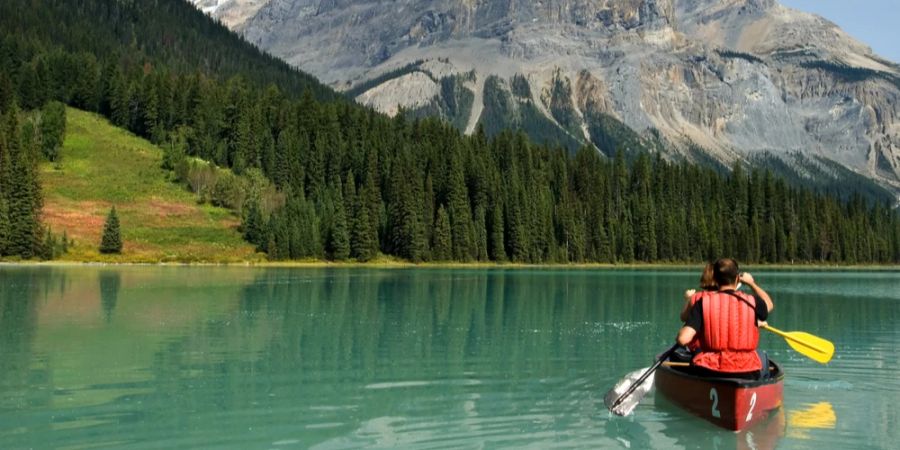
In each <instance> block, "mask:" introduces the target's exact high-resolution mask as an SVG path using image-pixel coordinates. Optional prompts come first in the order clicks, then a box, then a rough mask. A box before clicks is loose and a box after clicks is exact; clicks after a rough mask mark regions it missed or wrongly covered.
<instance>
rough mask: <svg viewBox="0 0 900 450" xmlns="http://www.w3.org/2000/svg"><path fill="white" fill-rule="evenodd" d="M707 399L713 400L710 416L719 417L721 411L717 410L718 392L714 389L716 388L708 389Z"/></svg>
mask: <svg viewBox="0 0 900 450" xmlns="http://www.w3.org/2000/svg"><path fill="white" fill-rule="evenodd" d="M709 399H710V400H712V401H713V404H712V416H713V417H717V418H721V417H722V413H720V412H719V392H718V391H716V388H712V389H710V390H709Z"/></svg>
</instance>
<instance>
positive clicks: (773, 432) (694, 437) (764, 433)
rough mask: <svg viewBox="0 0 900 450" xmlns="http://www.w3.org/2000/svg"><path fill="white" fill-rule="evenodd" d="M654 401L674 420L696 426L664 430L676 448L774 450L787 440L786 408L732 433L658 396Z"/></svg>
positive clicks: (773, 411)
mask: <svg viewBox="0 0 900 450" xmlns="http://www.w3.org/2000/svg"><path fill="white" fill-rule="evenodd" d="M655 401H656V407H657V408H662V409H664V410H665V411H666V412H669V413H670V414H672V415H673V416H676V417H678V418H681V417H683V418H684V420H690V421H691V422H692V423H694V426H690V427H684V426H679V425H675V424H674V423H673V424H672V425H673V426H667V427H665V428H664V429H663V430H662V433H663V434H664V435H666V437H668V438H669V439H673V440H674V441H675V442H676V445H675V447H677V448H685V449H715V450H730V449H736V450H771V449H774V448H776V446H777V445H778V441H779V440H780V439H781V438H783V437H784V436H785V428H786V420H785V411H784V408H778V409H775V410H772V411H770V412H769V415H768V416H767V417H766V418H765V419H764V420H762V421H760V422H759V423H757V424H755V425H753V426H752V427H750V428H748V429H745V430H743V431H740V432H732V431H728V430H723V429H721V428H718V427H716V426H714V425H711V424H707V423H706V422H703V421H702V420H700V419H698V418H696V417H695V416H693V415H691V414H690V413H687V412H685V411H683V410H682V409H681V408H679V407H678V406H676V405H674V404H672V403H671V402H669V401H668V400H666V399H665V398H664V397H663V396H661V395H657V396H656V397H655ZM693 421H696V422H693ZM676 422H678V423H680V424H681V425H683V422H682V421H681V420H676ZM697 426H700V427H702V429H698V428H697Z"/></svg>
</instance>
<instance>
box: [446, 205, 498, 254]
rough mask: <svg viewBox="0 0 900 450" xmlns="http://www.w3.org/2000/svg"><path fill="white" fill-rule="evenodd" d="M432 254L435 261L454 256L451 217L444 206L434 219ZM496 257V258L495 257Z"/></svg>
mask: <svg viewBox="0 0 900 450" xmlns="http://www.w3.org/2000/svg"><path fill="white" fill-rule="evenodd" d="M431 255H432V259H433V260H435V261H449V260H450V259H451V258H452V256H453V244H452V240H451V236H450V217H449V216H448V215H447V211H446V210H445V209H444V206H443V205H441V206H440V207H438V212H437V217H436V218H435V220H434V237H433V240H432V243H431ZM495 259H496V258H495Z"/></svg>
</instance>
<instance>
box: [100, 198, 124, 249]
mask: <svg viewBox="0 0 900 450" xmlns="http://www.w3.org/2000/svg"><path fill="white" fill-rule="evenodd" d="M100 253H122V236H121V233H120V230H119V216H118V215H117V214H116V207H115V206H113V207H112V208H111V209H110V210H109V215H107V216H106V223H105V224H103V237H102V238H101V239H100Z"/></svg>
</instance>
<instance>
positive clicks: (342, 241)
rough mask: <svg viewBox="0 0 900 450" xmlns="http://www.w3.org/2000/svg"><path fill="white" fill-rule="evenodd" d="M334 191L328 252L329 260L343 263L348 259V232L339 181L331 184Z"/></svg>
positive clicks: (338, 178)
mask: <svg viewBox="0 0 900 450" xmlns="http://www.w3.org/2000/svg"><path fill="white" fill-rule="evenodd" d="M331 188H332V189H333V190H334V191H335V194H334V196H335V197H334V216H333V218H332V226H331V239H330V241H329V252H330V254H331V258H332V259H334V260H337V261H343V260H345V259H347V258H349V257H350V231H349V230H348V226H347V215H346V208H345V207H344V196H343V195H342V194H341V179H340V177H337V180H336V181H335V182H334V183H332V187H331Z"/></svg>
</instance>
